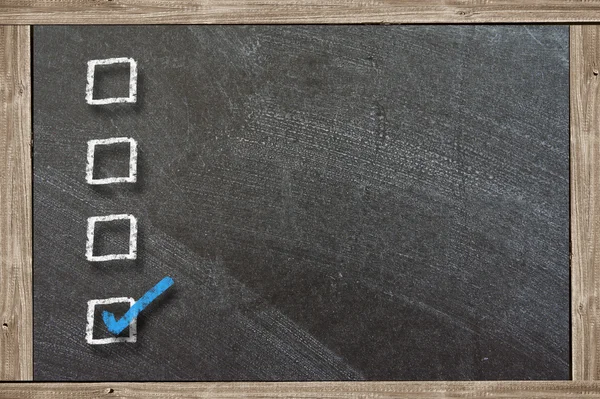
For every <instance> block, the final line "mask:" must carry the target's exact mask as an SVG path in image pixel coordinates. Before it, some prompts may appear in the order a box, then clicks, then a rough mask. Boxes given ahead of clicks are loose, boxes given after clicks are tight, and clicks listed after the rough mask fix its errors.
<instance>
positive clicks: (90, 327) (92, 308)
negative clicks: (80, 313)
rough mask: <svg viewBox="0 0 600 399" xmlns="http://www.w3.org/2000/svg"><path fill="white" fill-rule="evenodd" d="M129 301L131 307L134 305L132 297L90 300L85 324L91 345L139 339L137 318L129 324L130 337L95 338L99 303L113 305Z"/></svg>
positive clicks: (86, 338) (132, 341) (87, 340)
mask: <svg viewBox="0 0 600 399" xmlns="http://www.w3.org/2000/svg"><path fill="white" fill-rule="evenodd" d="M124 302H129V307H131V306H133V304H134V303H135V300H134V299H133V298H131V297H118V298H108V299H91V300H89V301H88V309H87V324H86V326H85V340H86V342H87V343H88V344H90V345H104V344H112V343H116V342H131V343H134V342H136V341H137V318H135V319H133V321H132V322H131V323H130V324H129V336H128V337H110V338H98V339H94V314H95V313H96V306H97V305H111V304H113V303H124Z"/></svg>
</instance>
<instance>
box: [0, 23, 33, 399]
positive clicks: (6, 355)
mask: <svg viewBox="0 0 600 399" xmlns="http://www.w3.org/2000/svg"><path fill="white" fill-rule="evenodd" d="M30 79H31V77H30V27H29V26H14V25H3V26H0V323H1V325H0V380H31V379H32V378H33V303H32V281H31V273H32V265H31V260H32V245H31V242H32V241H31V238H32V232H31V209H32V206H31V110H30V108H31V80H30ZM0 392H2V387H0Z"/></svg>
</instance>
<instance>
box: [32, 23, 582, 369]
mask: <svg viewBox="0 0 600 399" xmlns="http://www.w3.org/2000/svg"><path fill="white" fill-rule="evenodd" d="M568 39H569V37H568V27H566V26H515V25H503V26H469V25H464V26H443V25H436V26H377V25H373V26H360V25H355V26H318V25H311V26H160V27H159V26H144V27H141V26H136V27H127V26H85V27H83V26H68V27H67V26H36V27H34V28H33V53H32V59H33V66H32V74H33V75H32V77H33V163H34V164H33V169H34V172H33V174H34V183H33V219H34V225H33V231H34V235H33V246H34V250H33V257H34V276H33V279H34V281H33V290H34V331H33V332H34V378H35V380H85V381H87V380H127V381H137V380H141V381H146V380H157V381H159V380H160V381H162V380H195V381H238V380H248V381H254V380H256V381H288V380H290V381H291V380H471V379H478V380H495V379H519V380H523V379H568V378H569V375H570V362H569V355H570V353H569V351H570V350H569V347H570V342H569V123H568V121H569V105H568V104H569V100H568V99H569V94H568V86H569V77H568V71H569V65H568V42H569V40H568ZM115 57H126V58H131V59H132V60H135V63H136V65H137V77H136V93H135V94H136V96H135V99H134V101H131V102H126V101H124V102H121V103H116V104H104V105H102V104H100V105H98V104H89V103H88V101H87V100H86V84H87V80H86V79H88V75H87V74H88V62H89V61H90V60H98V59H109V58H115ZM126 65H127V68H125V69H123V68H121V67H119V66H117V67H115V68H111V67H110V66H109V67H107V68H106V69H101V68H99V69H98V71H97V72H98V75H97V76H95V79H97V80H95V81H94V84H95V85H96V86H94V90H93V93H92V97H93V98H106V97H111V96H115V97H121V98H126V97H127V96H128V95H130V94H131V88H130V87H128V83H129V81H128V80H129V79H130V78H131V71H132V69H131V68H132V65H131V64H126ZM121 66H122V65H121ZM128 90H129V91H128ZM115 137H124V138H131V139H132V140H135V143H136V146H137V147H136V154H137V159H136V167H137V173H136V179H135V183H127V182H122V183H114V184H104V185H94V184H89V182H88V180H87V175H86V167H87V165H88V162H89V159H88V157H87V154H88V151H89V143H88V142H89V141H91V140H105V139H110V138H115ZM130 144H131V143H130V142H127V143H117V144H115V145H113V146H111V147H107V148H100V147H101V146H99V147H98V148H97V149H98V152H97V153H95V155H96V156H97V158H96V163H95V166H94V170H93V177H94V178H103V177H106V176H123V175H127V174H128V173H129V172H131V170H130V169H128V166H130V165H128V163H127V162H128V159H129V156H130V155H131V145H130ZM115 214H119V215H131V216H133V217H135V220H136V221H137V241H136V257H135V259H118V260H113V261H107V262H96V261H89V260H88V258H87V257H86V255H87V253H86V245H87V242H88V240H89V237H88V236H87V235H86V231H87V230H86V229H87V228H88V224H89V219H90V218H92V217H103V216H106V215H115ZM113 222H114V224H112V225H111V227H110V228H109V229H107V230H106V231H102V229H100V230H96V235H97V236H96V242H95V245H96V247H95V248H94V251H96V252H94V254H97V253H123V252H127V250H128V249H130V248H128V245H130V242H129V241H128V234H130V233H131V231H130V230H131V229H130V227H131V224H130V220H129V219H123V220H116V221H113ZM166 276H169V277H171V278H172V279H173V281H174V284H173V286H172V287H170V288H169V289H168V290H167V291H165V293H164V294H163V295H161V296H160V297H159V298H157V299H156V301H154V302H152V303H151V304H150V305H149V306H148V307H147V308H146V309H145V310H144V311H143V312H142V313H141V314H140V315H139V317H137V320H136V326H135V328H136V330H137V339H136V342H118V343H110V344H103V345H90V344H89V343H88V342H87V341H86V317H87V312H88V307H89V301H90V300H94V299H105V298H115V297H131V298H133V299H135V300H137V299H139V298H140V297H141V296H142V295H144V293H146V292H147V291H148V290H149V289H150V288H151V287H152V286H153V285H154V284H156V283H157V282H158V281H160V280H161V279H163V278H164V277H166ZM106 306H109V310H110V311H112V312H114V313H115V315H116V316H119V315H122V314H123V313H124V312H125V311H126V310H127V309H128V307H129V304H125V305H124V304H123V303H120V304H116V305H106ZM96 313H98V314H95V315H94V316H95V322H94V323H95V324H94V329H93V331H92V333H93V334H92V335H93V337H94V339H101V338H102V337H111V334H110V333H109V332H108V331H107V330H106V327H105V326H104V325H103V324H102V322H101V317H100V315H99V313H100V310H98V312H96ZM131 328H132V327H131V326H130V327H129V328H128V329H126V330H125V331H124V332H123V333H121V334H120V336H119V337H121V338H128V337H131V336H132V334H131V333H132V332H131V331H129V330H130V329H131ZM113 338H114V337H113ZM124 341H126V339H125V340H124Z"/></svg>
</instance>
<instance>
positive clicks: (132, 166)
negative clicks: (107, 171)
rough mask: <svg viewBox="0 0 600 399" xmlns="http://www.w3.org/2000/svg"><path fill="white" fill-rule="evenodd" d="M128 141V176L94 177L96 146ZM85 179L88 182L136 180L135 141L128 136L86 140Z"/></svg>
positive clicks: (107, 182) (111, 182)
mask: <svg viewBox="0 0 600 399" xmlns="http://www.w3.org/2000/svg"><path fill="white" fill-rule="evenodd" d="M118 143H129V176H126V177H125V176H121V177H105V178H103V179H94V161H95V159H94V157H95V153H96V146H99V145H111V144H118ZM85 180H86V181H87V183H88V184H93V185H99V184H113V183H135V182H136V181H137V141H135V140H134V139H132V138H130V137H112V138H109V139H101V140H90V141H88V149H87V163H86V165H85Z"/></svg>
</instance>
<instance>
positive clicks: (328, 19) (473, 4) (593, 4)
mask: <svg viewBox="0 0 600 399" xmlns="http://www.w3.org/2000/svg"><path fill="white" fill-rule="evenodd" d="M590 22H596V23H600V1H597V0H592V1H572V0H496V1H481V0H464V1H447V0H391V1H383V0H372V1H361V0H337V1H329V2H323V1H321V0H264V1H255V0H240V1H236V0H204V1H198V0H170V1H159V0H150V1H149V0H98V1H93V2H87V1H82V0H55V1H46V0H28V1H21V2H19V1H12V2H8V4H4V5H2V6H0V24H28V25H33V24H157V23H159V24H160V23H168V24H302V23H328V24H330V23H412V24H414V23H590Z"/></svg>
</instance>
